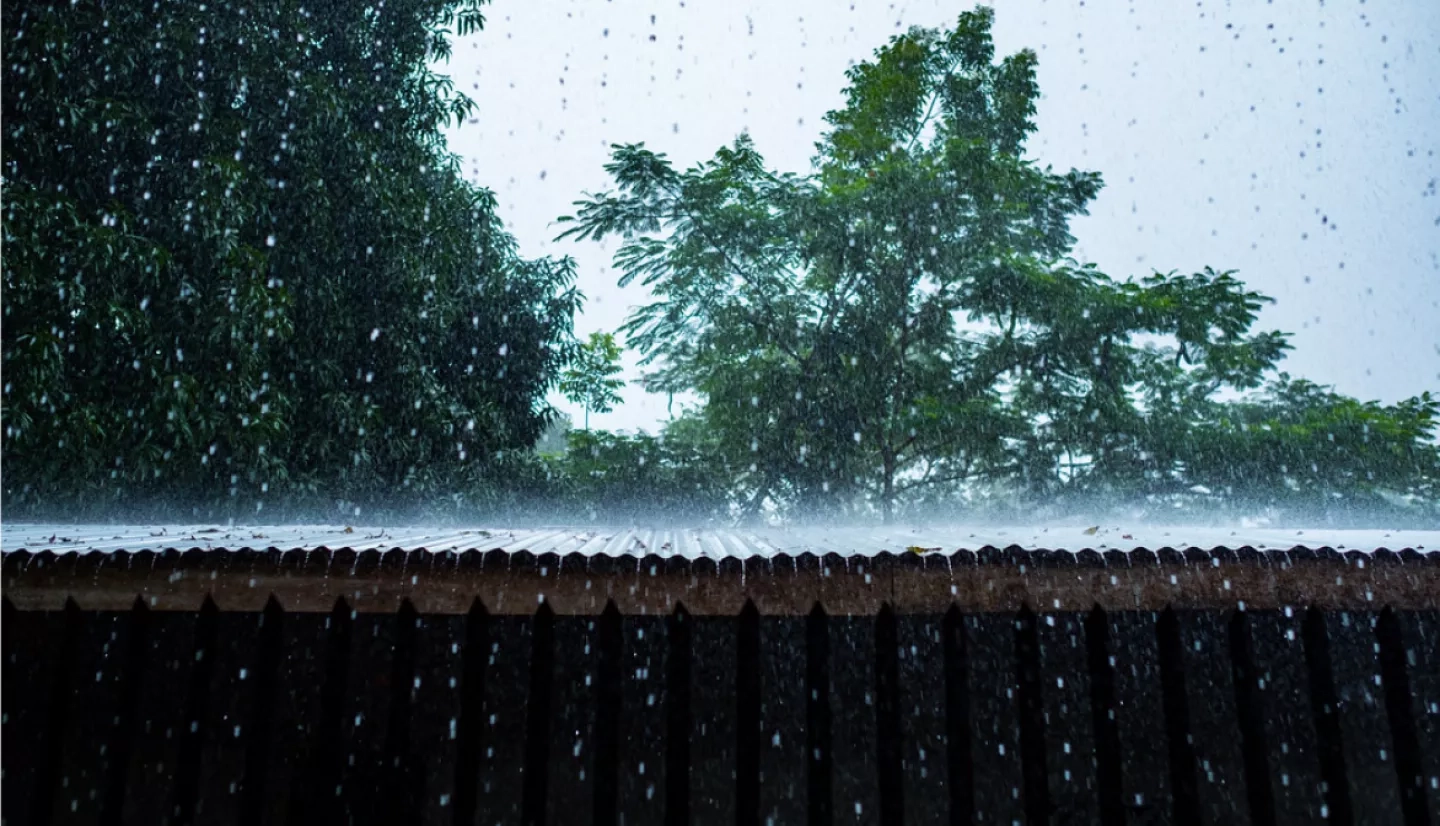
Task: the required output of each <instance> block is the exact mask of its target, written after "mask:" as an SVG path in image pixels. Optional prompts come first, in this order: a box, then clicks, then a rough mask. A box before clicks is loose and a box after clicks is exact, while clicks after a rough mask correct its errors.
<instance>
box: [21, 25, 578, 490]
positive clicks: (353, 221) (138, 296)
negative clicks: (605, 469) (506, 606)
mask: <svg viewBox="0 0 1440 826" xmlns="http://www.w3.org/2000/svg"><path fill="white" fill-rule="evenodd" d="M0 19H3V29H4V31H5V32H6V47H5V64H4V69H3V71H4V83H3V87H4V88H3V121H4V122H3V136H4V158H3V164H0V174H3V184H4V187H5V191H6V198H5V212H4V219H5V220H4V259H5V267H4V288H5V301H4V333H3V336H4V374H5V386H4V394H3V416H4V420H5V470H6V473H5V480H4V492H5V500H6V504H7V507H13V506H22V507H30V506H34V507H42V506H46V507H66V506H70V505H74V504H77V503H84V504H103V503H105V502H123V503H135V502H140V501H143V500H145V499H147V498H149V499H154V500H156V501H160V502H166V503H172V504H175V505H181V504H185V505H194V506H196V507H202V508H206V509H210V508H218V509H220V510H226V509H229V510H234V509H235V508H236V507H238V503H240V502H241V501H243V502H244V503H245V505H246V507H251V506H256V507H258V506H259V505H261V504H263V503H265V502H267V501H268V502H270V503H272V504H273V503H274V502H275V501H277V500H281V499H288V500H290V501H292V502H299V501H304V500H305V497H307V496H311V497H313V498H314V500H315V501H319V502H331V503H333V502H334V501H335V500H337V499H343V500H348V501H357V502H358V501H365V500H367V499H374V498H378V497H386V496H389V495H391V494H392V493H394V492H402V493H403V492H406V491H409V492H411V493H412V494H413V495H417V496H419V495H428V494H433V493H434V492H437V491H441V490H444V489H448V488H452V487H463V486H465V485H467V484H470V483H471V482H474V481H475V480H477V479H478V478H480V477H482V476H483V475H484V474H485V469H486V467H487V466H488V462H489V459H490V458H491V457H494V456H497V455H498V454H500V453H503V452H504V451H506V450H513V449H517V448H521V447H525V446H528V445H529V444H532V443H533V442H534V441H535V439H536V438H537V437H538V436H539V434H540V432H541V431H542V429H543V428H544V427H545V425H546V422H547V420H548V417H549V415H550V411H549V408H548V407H547V406H546V405H545V403H544V398H545V395H546V393H547V392H548V391H549V390H550V389H552V388H553V387H554V385H555V382H556V381H557V379H558V377H559V373H560V370H561V369H562V368H563V366H564V364H565V363H566V360H567V358H568V356H569V353H570V350H571V347H572V345H571V344H570V341H571V333H570V329H571V318H572V315H573V313H574V311H575V309H576V308H577V306H578V302H579V301H580V295H579V293H578V292H576V291H575V289H574V288H573V286H572V282H573V276H574V273H573V268H572V266H571V264H570V262H568V261H564V260H560V261H555V260H544V259H542V260H526V259H523V258H521V257H520V256H519V255H518V254H517V250H516V246H515V242H514V240H513V238H512V237H511V236H510V235H509V234H507V233H506V232H505V231H504V229H503V227H502V224H501V221H500V219H499V218H498V217H497V215H496V211H495V201H494V197H493V196H492V195H491V193H490V192H489V191H487V190H484V189H481V188H478V187H475V186H472V185H470V184H468V183H466V182H464V180H463V179H462V177H461V174H460V169H459V164H458V160H457V158H456V157H455V156H454V155H452V154H451V153H450V152H449V151H448V150H447V149H446V148H445V145H444V141H443V137H442V133H441V129H442V128H443V127H444V125H445V124H447V123H452V122H456V121H457V119H460V118H463V117H465V116H466V115H467V114H468V113H469V112H471V111H472V109H473V103H472V102H471V101H469V100H468V99H467V98H465V97H464V96H463V95H461V94H459V93H457V92H456V91H455V90H454V88H453V84H452V83H451V81H450V80H449V79H448V78H446V77H444V76H443V75H440V74H437V73H436V72H435V71H434V70H433V69H432V68H431V67H432V66H434V65H436V63H437V62H438V61H443V60H444V59H445V58H446V57H447V56H448V55H449V50H450V42H449V36H450V34H451V33H453V32H457V31H458V32H459V33H461V34H464V33H468V32H471V31H475V30H478V29H479V27H480V25H481V23H482V18H481V0H387V2H385V3H382V4H378V5H376V4H346V3H332V2H321V3H318V4H316V3H310V2H306V3H302V2H299V0H279V2H274V3H264V4H260V5H244V4H242V5H226V4H219V5H214V4H211V5H208V6H207V5H206V4H203V3H202V4H193V3H192V4H186V3H178V4H177V3H159V4H156V3H152V2H149V0H106V2H96V0H81V1H80V2H76V3H71V2H45V3H10V4H6V5H5V6H4V7H3V13H0Z"/></svg>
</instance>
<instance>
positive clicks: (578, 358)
mask: <svg viewBox="0 0 1440 826" xmlns="http://www.w3.org/2000/svg"><path fill="white" fill-rule="evenodd" d="M619 372H620V345H618V344H616V343H615V336H614V335H612V334H610V333H591V334H590V338H589V339H588V340H587V341H586V342H585V343H584V344H581V345H580V349H579V351H578V352H576V354H575V358H574V361H572V362H571V363H570V366H569V367H567V368H565V372H564V373H563V374H562V375H561V376H560V392H561V393H563V394H564V395H565V398H567V399H569V400H570V401H572V402H574V403H575V404H578V405H580V406H582V407H584V408H585V430H587V431H588V430H590V411H592V410H593V411H595V412H596V413H609V412H610V411H611V410H613V409H615V405H617V404H619V403H620V388H622V387H624V386H625V381H624V379H617V378H615V376H616V375H617V374H619Z"/></svg>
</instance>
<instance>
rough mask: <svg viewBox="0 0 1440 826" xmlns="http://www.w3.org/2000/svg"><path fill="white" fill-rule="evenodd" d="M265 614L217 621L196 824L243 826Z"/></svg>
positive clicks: (237, 615)
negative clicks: (248, 744)
mask: <svg viewBox="0 0 1440 826" xmlns="http://www.w3.org/2000/svg"><path fill="white" fill-rule="evenodd" d="M266 619H267V617H266V615H265V614H249V613H244V614H240V613H222V614H218V615H217V616H216V617H215V620H214V621H215V624H216V629H215V646H214V656H215V662H214V663H213V666H212V671H211V674H210V701H209V703H208V704H207V706H206V712H205V719H204V720H203V721H202V722H201V724H200V727H201V729H202V730H203V732H204V743H203V746H202V747H201V751H200V755H201V757H200V780H199V788H198V789H197V791H196V795H195V818H196V821H197V822H202V823H207V824H214V825H215V826H225V825H226V824H238V823H240V805H241V804H240V801H241V799H242V794H243V792H244V789H245V763H246V760H245V755H246V745H247V743H248V742H249V738H250V737H251V736H252V734H253V732H252V731H251V727H252V726H253V725H256V722H255V711H256V704H255V691H256V690H257V689H256V680H257V675H256V670H255V669H256V665H257V662H258V658H259V653H260V652H259V643H260V630H261V626H262V624H263V623H264V622H265V621H266Z"/></svg>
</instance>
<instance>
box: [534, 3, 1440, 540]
mask: <svg viewBox="0 0 1440 826" xmlns="http://www.w3.org/2000/svg"><path fill="white" fill-rule="evenodd" d="M992 19H993V12H991V11H990V10H989V9H986V8H981V9H978V10H976V11H973V12H967V13H964V14H962V15H960V17H959V19H958V21H957V23H956V25H955V27H954V28H953V29H950V30H928V29H912V30H911V31H909V32H907V33H905V34H903V35H900V36H897V37H894V38H892V39H891V40H890V42H889V43H888V44H886V45H885V46H884V47H882V48H881V49H879V50H878V51H877V52H876V54H875V56H874V58H873V59H872V60H870V61H867V62H864V63H861V64H859V65H857V66H855V67H854V68H852V69H851V70H850V71H849V72H847V79H848V81H849V85H848V87H847V88H846V90H845V106H844V107H843V108H842V109H839V110H837V111H834V112H831V113H830V114H829V115H827V117H826V120H827V123H828V124H829V125H830V127H831V129H830V131H829V132H828V133H827V134H826V135H825V136H824V139H823V140H822V141H821V142H820V143H819V144H818V145H817V153H816V156H815V158H814V160H813V165H812V169H811V171H810V172H809V173H808V174H806V175H795V174H788V173H781V172H776V171H772V170H770V169H768V168H767V167H766V166H765V163H764V160H763V158H762V157H761V156H760V154H759V153H758V151H757V150H756V148H755V146H754V144H753V142H752V141H751V140H750V138H749V137H748V136H747V135H741V136H740V137H739V138H738V139H737V140H736V141H735V142H734V143H733V144H732V145H730V146H727V147H723V148H721V149H720V150H719V151H717V152H716V154H715V156H714V157H713V158H712V159H710V160H708V161H705V162H703V163H700V164H698V165H696V166H695V167H693V168H691V169H687V170H684V171H680V170H676V169H675V168H674V167H673V166H672V165H671V164H670V162H669V161H668V160H667V159H666V158H665V156H664V155H663V154H659V153H656V152H654V151H652V150H649V149H647V148H646V147H645V146H644V145H643V144H630V145H623V146H616V147H614V151H613V154H612V157H611V160H610V162H609V163H608V164H606V167H605V169H606V171H607V172H608V173H609V174H610V176H611V177H612V179H613V180H614V184H615V188H614V189H613V190H612V191H608V192H603V193H600V194H598V195H590V196H587V197H586V198H585V199H584V200H581V201H579V202H577V204H576V206H577V207H578V209H577V211H576V213H575V214H574V215H573V216H566V217H564V218H562V219H560V220H561V221H562V222H564V223H567V224H568V227H567V228H566V230H565V231H564V232H563V233H562V235H561V237H562V238H566V237H569V238H574V239H577V240H585V239H603V238H607V237H612V236H618V237H619V238H621V239H622V241H623V243H622V246H621V247H620V249H619V250H618V252H617V253H616V255H615V264H616V266H617V267H618V268H619V269H620V270H621V272H622V277H621V283H622V284H626V283H629V282H632V281H639V282H640V283H642V284H644V285H646V286H648V287H649V288H650V289H651V291H652V293H653V295H654V298H655V300H654V301H653V303H651V304H649V305H648V306H645V307H643V308H641V309H639V310H638V311H636V312H635V313H634V314H633V315H632V316H631V318H630V319H629V320H628V322H627V323H626V325H625V326H624V327H623V328H622V330H623V332H625V334H626V335H627V337H628V340H629V341H630V342H631V343H632V344H633V345H634V346H635V347H636V348H637V349H638V350H639V351H640V353H641V354H642V363H643V364H645V365H647V366H648V367H649V369H650V373H649V375H648V376H647V378H646V385H647V387H648V388H650V389H652V390H660V391H665V392H677V391H683V390H689V391H694V392H696V393H698V394H699V395H700V396H701V397H702V398H703V399H704V402H705V404H704V409H703V417H704V421H705V423H706V425H707V426H708V427H709V428H710V429H711V430H712V432H713V433H714V437H715V439H716V441H717V449H718V452H719V454H718V455H720V456H721V457H723V460H724V463H725V465H726V466H727V467H729V468H732V469H733V472H734V474H735V484H736V487H735V490H734V495H735V496H736V497H737V498H738V500H739V503H740V504H741V505H742V507H743V508H744V509H745V510H746V512H748V513H750V514H756V513H759V512H760V511H761V509H762V508H764V507H766V506H767V505H768V506H778V507H779V508H781V509H782V510H786V509H794V510H797V511H801V512H805V513H810V514H821V515H823V514H826V513H837V512H849V513H864V512H867V511H869V510H870V509H872V508H873V509H875V510H878V511H879V512H880V513H881V514H883V515H884V516H885V517H886V518H887V519H889V518H891V517H892V516H893V515H894V514H895V513H896V511H897V510H898V509H901V508H904V507H922V506H923V507H930V508H934V507H945V506H947V504H948V505H954V504H957V503H958V504H961V505H966V504H969V503H973V502H975V501H977V497H980V498H983V497H984V496H986V495H990V494H1003V495H1004V496H1006V497H1008V498H1010V499H1011V500H1013V501H1017V502H1020V501H1025V502H1032V501H1040V500H1046V499H1049V500H1057V499H1058V498H1063V497H1072V498H1073V497H1079V496H1082V495H1085V496H1089V495H1093V494H1096V493H1108V494H1125V495H1130V496H1135V495H1140V496H1141V497H1144V496H1152V495H1154V496H1163V495H1172V494H1173V492H1174V491H1176V490H1182V491H1183V490H1188V489H1189V488H1190V487H1191V486H1193V485H1195V484H1197V482H1196V479H1198V478H1201V477H1204V478H1207V479H1208V478H1210V477H1209V476H1206V473H1211V474H1212V475H1213V473H1214V472H1218V471H1213V470H1211V471H1207V470H1205V468H1208V467H1211V465H1220V464H1223V462H1224V459H1223V457H1224V456H1225V455H1226V451H1227V450H1229V449H1230V447H1231V446H1236V447H1237V449H1238V448H1239V447H1240V446H1238V445H1235V443H1234V441H1233V439H1232V440H1229V441H1227V440H1226V439H1221V438H1220V436H1218V435H1217V436H1215V437H1214V439H1213V440H1209V441H1207V439H1209V437H1208V436H1201V435H1200V431H1202V430H1204V428H1207V427H1211V429H1214V428H1215V427H1219V426H1218V425H1215V426H1214V427H1212V426H1211V425H1210V424H1209V422H1211V421H1212V420H1213V419H1214V417H1215V416H1217V415H1219V414H1218V413H1217V411H1219V410H1222V409H1224V406H1223V405H1221V404H1220V403H1219V402H1217V401H1216V399H1218V398H1221V397H1223V396H1225V395H1227V394H1230V395H1233V394H1235V393H1237V392H1242V391H1246V390H1251V389H1253V388H1256V387H1259V386H1260V385H1261V384H1262V383H1263V382H1264V381H1265V378H1266V376H1267V375H1268V374H1270V373H1271V371H1272V370H1273V368H1274V366H1275V364H1276V363H1277V362H1278V361H1279V360H1280V359H1281V358H1282V357H1283V355H1284V353H1285V351H1286V350H1287V349H1288V344H1287V343H1286V336H1285V335H1284V334H1282V333H1278V332H1269V331H1260V332H1255V331H1252V327H1253V326H1254V324H1255V322H1256V319H1257V316H1258V313H1259V310H1260V309H1261V307H1262V306H1263V305H1264V304H1265V303H1266V302H1268V301H1269V299H1268V298H1266V297H1265V296H1263V295H1261V294H1259V293H1257V292H1254V291H1251V290H1247V289H1246V288H1245V286H1244V284H1243V283H1241V282H1240V281H1239V280H1238V279H1237V278H1236V277H1235V276H1234V273H1232V272H1224V271H1217V270H1214V269H1211V268H1206V269H1205V270H1203V271H1201V272H1196V273H1192V274H1177V273H1163V274H1162V273H1155V274H1153V275H1149V276H1145V277H1142V278H1139V279H1128V280H1117V279H1114V278H1111V277H1110V276H1108V275H1106V274H1105V273H1102V272H1100V271H1098V270H1097V269H1096V268H1095V267H1094V266H1093V265H1088V264H1080V263H1078V262H1075V261H1073V260H1072V259H1070V258H1069V257H1068V253H1069V251H1070V248H1071V246H1072V244H1073V240H1074V239H1073V238H1072V236H1071V234H1070V229H1069V225H1070V221H1071V219H1072V218H1073V217H1075V216H1077V215H1083V214H1084V213H1085V210H1086V208H1087V206H1088V204H1089V203H1090V202H1091V201H1092V200H1093V199H1094V198H1095V196H1096V194H1097V193H1098V192H1099V190H1100V187H1101V179H1100V176H1099V174H1098V173H1095V172H1086V171H1079V170H1070V171H1068V172H1063V173H1056V172H1053V171H1052V170H1051V169H1050V168H1049V167H1041V166H1040V165H1038V164H1037V163H1036V162H1035V161H1033V160H1031V159H1030V158H1028V157H1026V156H1025V154H1024V152H1025V149H1024V143H1025V140H1026V138H1027V137H1028V136H1029V135H1030V134H1031V133H1032V132H1033V131H1034V129H1035V124H1034V114H1035V102H1036V100H1037V99H1038V96H1039V89H1038V86H1037V84H1036V82H1035V68H1036V57H1035V54H1034V53H1033V52H1030V51H1028V50H1026V51H1022V52H1020V53H1018V54H1015V55H1011V56H1009V57H1005V58H1003V59H1001V60H999V61H998V62H996V60H995V56H994V46H993V42H992V40H991V37H990V28H991V23H992ZM1276 392H1279V391H1276ZM1287 392H1288V391H1287ZM1337 398H1338V397H1337ZM1272 401H1273V400H1272ZM1295 403H1296V404H1302V403H1303V404H1316V405H1321V406H1322V407H1324V406H1326V405H1328V406H1329V407H1328V408H1326V409H1329V408H1334V407H1335V406H1336V405H1338V404H1339V403H1338V402H1337V401H1334V400H1333V399H1331V400H1326V399H1321V398H1318V397H1315V398H1311V397H1308V396H1307V397H1306V398H1304V399H1300V400H1297V401H1296V402H1295ZM1252 404H1255V405H1259V408H1261V409H1265V410H1270V411H1272V412H1274V409H1275V408H1274V404H1273V403H1271V402H1267V401H1264V399H1263V398H1262V399H1261V400H1260V401H1254V402H1252ZM1352 404H1358V403H1352ZM1306 409H1307V411H1308V408H1306ZM1367 409H1372V410H1373V411H1374V414H1375V415H1376V416H1378V417H1380V418H1387V417H1392V418H1393V417H1394V416H1397V415H1400V414H1398V413H1397V412H1396V411H1393V410H1389V409H1384V408H1379V407H1378V406H1371V408H1367ZM1311 414H1314V415H1320V414H1319V413H1318V412H1317V411H1308V412H1307V413H1306V415H1311ZM1256 415H1258V414H1256ZM1277 415H1278V414H1277ZM1326 415H1329V414H1326ZM1400 418H1404V417H1403V415H1401V416H1400ZM1192 430H1193V431H1194V432H1193V433H1192ZM1221 431H1223V428H1220V429H1219V430H1217V431H1216V432H1217V433H1219V432H1221ZM1305 432H1306V433H1307V434H1308V436H1307V438H1310V439H1311V441H1310V442H1308V443H1305V442H1303V441H1302V442H1296V443H1294V444H1293V445H1292V447H1293V449H1294V450H1296V451H1299V453H1302V454H1303V453H1306V452H1318V451H1322V450H1335V449H1340V450H1345V449H1348V448H1346V447H1345V446H1343V445H1342V446H1340V447H1338V448H1337V447H1336V446H1335V445H1333V444H1331V443H1329V442H1328V441H1327V442H1323V443H1322V442H1319V441H1318V440H1317V437H1316V436H1315V434H1317V433H1318V432H1319V431H1318V430H1315V429H1313V428H1312V429H1309V430H1306V431H1305ZM1399 432H1401V433H1403V434H1404V436H1402V437H1401V438H1402V440H1403V439H1404V438H1408V439H1410V442H1408V443H1407V444H1409V445H1410V449H1411V450H1412V451H1420V450H1421V449H1420V448H1419V447H1417V445H1418V442H1417V441H1416V440H1418V439H1422V438H1423V437H1424V436H1423V433H1424V432H1428V431H1423V429H1422V428H1419V427H1417V426H1411V427H1409V428H1408V429H1407V428H1405V427H1401V428H1400V430H1399ZM1227 438H1228V437H1227ZM1256 449H1257V450H1258V448H1256ZM1269 450H1271V451H1272V454H1273V452H1274V451H1275V450H1278V448H1270V449H1269ZM1262 452H1263V451H1262ZM1282 452H1283V451H1282ZM1421 452H1423V451H1421ZM1297 461H1298V460H1297ZM1377 461H1378V459H1377ZM1207 462H1209V463H1210V464H1209V465H1207V464H1206V463H1207ZM1316 465H1317V466H1318V462H1317V463H1316ZM1290 466H1297V467H1298V465H1294V463H1293V462H1292V463H1291V465H1290ZM1408 467H1411V466H1407V468H1408ZM1396 468H1397V473H1399V476H1400V477H1404V478H1406V479H1408V478H1410V477H1409V476H1406V474H1407V473H1409V472H1410V471H1409V470H1408V469H1407V470H1403V471H1401V470H1399V469H1398V468H1399V466H1398V465H1397V466H1396ZM1266 478H1267V479H1268V483H1270V484H1282V483H1281V482H1280V481H1279V480H1277V479H1275V477H1274V476H1273V475H1271V476H1268V477H1266ZM1344 478H1345V479H1347V480H1348V481H1347V482H1344V483H1341V482H1338V481H1337V484H1350V485H1358V484H1360V481H1361V480H1360V477H1359V476H1357V475H1356V474H1355V473H1351V474H1350V475H1349V476H1346V477H1344ZM1366 481H1367V482H1368V481H1369V480H1366ZM1399 481H1401V480H1400V478H1399V477H1397V478H1393V479H1391V480H1390V482H1392V483H1398V482H1399ZM1283 484H1289V482H1285V483H1283ZM1377 484H1378V482H1377Z"/></svg>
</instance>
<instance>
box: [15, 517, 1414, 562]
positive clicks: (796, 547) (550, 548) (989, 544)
mask: <svg viewBox="0 0 1440 826" xmlns="http://www.w3.org/2000/svg"><path fill="white" fill-rule="evenodd" d="M196 548H199V549H202V550H216V551H220V550H232V551H234V550H245V549H253V550H265V549H272V548H273V549H279V550H315V549H320V548H327V549H330V550H337V549H342V548H344V549H350V550H355V551H366V550H381V551H386V550H393V549H401V550H407V551H414V550H425V551H432V552H445V551H449V552H457V553H459V552H465V551H497V550H498V551H508V552H519V551H528V552H530V553H532V554H560V555H571V554H578V555H581V556H610V557H618V556H677V557H682V558H685V559H704V558H710V559H727V558H739V559H751V558H756V557H759V558H773V557H776V556H795V555H800V554H805V553H810V554H816V555H821V554H828V553H838V554H842V555H846V556H862V557H872V556H877V555H879V554H882V553H887V552H888V553H902V552H906V551H912V552H923V553H926V554H930V553H936V554H949V553H954V552H957V551H978V550H980V549H982V548H1020V549H1024V550H1037V551H1038V550H1052V551H1077V552H1078V551H1084V550H1096V551H1133V550H1139V549H1148V550H1158V549H1162V548H1174V549H1185V548H1200V549H1204V550H1212V549H1219V548H1229V549H1238V548H1253V549H1256V550H1292V549H1295V548H1308V549H1312V550H1320V549H1324V548H1329V549H1335V550H1359V551H1375V550H1380V549H1388V550H1392V551H1399V550H1415V551H1420V552H1434V551H1440V530H1434V531H1415V530H1409V531H1406V530H1383V529H1372V530H1328V529H1306V528H1233V529H1231V528H1216V527H1180V526H1172V525H1165V526H1144V525H1137V526H1127V525H1124V524H1112V525H1107V524H1101V525H1088V526H1087V525H1052V526H1039V527H1036V526H1028V527H995V526H985V527H979V526H965V525H954V526H948V527H941V526H926V527H918V528H912V527H884V528H881V527H833V528H826V527H804V528H800V527H793V528H753V529H716V528H702V529H648V528H639V527H594V526H583V527H558V526H557V527H548V528H526V529H502V528H480V527H476V528H437V527H425V526H416V527H365V526H362V525H221V526H217V525H58V524H3V525H0V549H3V551H4V552H6V553H10V552H13V551H19V550H27V551H30V552H32V553H33V552H39V551H47V550H48V551H52V552H54V553H86V552H92V551H100V552H136V551H167V550H170V551H188V550H192V549H196Z"/></svg>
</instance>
